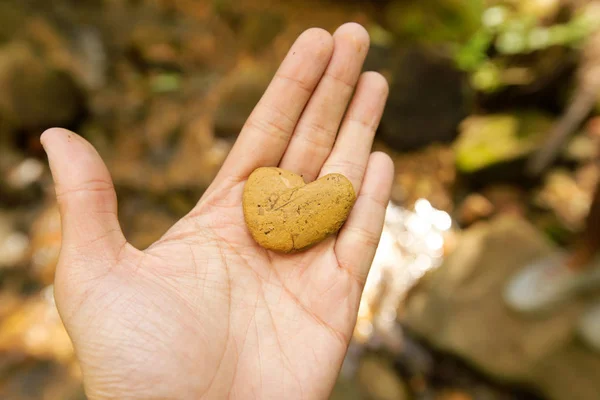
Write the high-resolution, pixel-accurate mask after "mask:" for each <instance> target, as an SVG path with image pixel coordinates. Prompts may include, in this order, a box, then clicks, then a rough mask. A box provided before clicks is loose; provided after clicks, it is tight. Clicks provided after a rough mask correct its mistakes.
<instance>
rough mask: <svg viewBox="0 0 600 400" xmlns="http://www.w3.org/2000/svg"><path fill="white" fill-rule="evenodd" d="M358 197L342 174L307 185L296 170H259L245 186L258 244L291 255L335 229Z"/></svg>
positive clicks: (245, 202)
mask: <svg viewBox="0 0 600 400" xmlns="http://www.w3.org/2000/svg"><path fill="white" fill-rule="evenodd" d="M355 200H356V194H355V193H354V188H353V187H352V183H350V181H349V180H348V179H347V178H346V177H344V176H343V175H340V174H329V175H325V176H324V177H322V178H320V179H318V180H316V181H315V182H312V183H309V184H308V185H306V184H305V183H304V180H303V179H302V177H301V176H299V175H296V174H294V173H292V172H289V171H286V170H283V169H280V168H274V167H267V168H258V169H256V170H255V171H254V172H253V173H252V174H251V175H250V177H249V178H248V182H246V186H245V187H244V195H243V207H244V218H245V219H246V225H247V226H248V229H249V230H250V233H251V234H252V237H254V239H255V240H256V242H257V243H258V244H260V245H261V246H263V247H265V248H267V249H270V250H274V251H279V252H285V253H288V252H293V251H298V250H302V249H305V248H307V247H310V246H312V245H314V244H316V243H318V242H320V241H322V240H323V239H325V238H326V237H328V236H329V235H331V234H333V233H335V232H337V231H338V230H339V229H340V227H341V226H342V224H343V223H344V221H346V218H347V217H348V214H349V213H350V210H351V209H352V206H353V205H354V201H355Z"/></svg>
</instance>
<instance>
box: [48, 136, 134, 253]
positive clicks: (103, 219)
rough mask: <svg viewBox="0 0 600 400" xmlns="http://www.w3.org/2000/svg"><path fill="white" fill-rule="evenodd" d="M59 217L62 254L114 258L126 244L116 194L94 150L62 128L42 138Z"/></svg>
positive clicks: (104, 167)
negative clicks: (120, 223) (118, 213)
mask: <svg viewBox="0 0 600 400" xmlns="http://www.w3.org/2000/svg"><path fill="white" fill-rule="evenodd" d="M40 140H41V142H42V146H43V147H44V149H45V150H46V153H47V154H48V159H49V162H50V170H51V171H52V177H53V179H54V184H55V189H56V198H57V201H58V206H59V209H60V215H61V224H62V234H63V244H62V248H63V250H62V251H64V252H65V253H67V254H72V253H81V252H85V254H86V255H90V256H98V257H101V258H106V257H109V258H110V259H116V258H117V257H118V252H119V251H120V250H121V249H122V248H123V247H124V246H125V244H126V243H127V241H126V240H125V237H124V236H123V232H122V231H121V227H120V225H119V220H118V218H117V195H116V193H115V189H114V186H113V183H112V179H111V178H110V173H109V172H108V169H107V168H106V165H105V164H104V162H103V161H102V159H101V158H100V155H99V154H98V152H97V151H96V150H95V149H94V147H93V146H92V145H91V144H90V143H88V142H87V141H86V140H85V139H83V138H82V137H80V136H78V135H76V134H75V133H73V132H70V131H67V130H65V129H57V128H54V129H49V130H47V131H45V132H44V133H43V134H42V136H41V139H40Z"/></svg>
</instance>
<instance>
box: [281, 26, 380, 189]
mask: <svg viewBox="0 0 600 400" xmlns="http://www.w3.org/2000/svg"><path fill="white" fill-rule="evenodd" d="M333 38H334V48H333V56H332V58H331V61H330V63H329V66H328V67H327V69H326V71H325V73H324V75H323V78H322V79H321V81H320V82H319V84H318V86H317V88H316V90H315V92H314V94H313V96H312V98H311V99H310V101H309V102H308V105H307V106H306V109H305V110H304V112H303V114H302V116H301V117H300V121H299V122H298V125H297V126H296V129H295V132H294V134H293V136H292V138H291V140H290V143H289V145H288V148H287V150H286V152H285V154H284V156H283V159H282V161H281V163H280V165H279V166H280V167H281V168H284V169H287V170H289V171H293V172H295V173H297V174H299V175H302V176H303V177H304V179H305V181H307V182H310V181H313V180H314V179H315V178H316V177H317V175H318V174H319V171H320V170H321V167H322V166H323V163H324V162H325V160H326V158H327V156H328V155H329V153H330V152H331V148H332V147H333V143H334V142H335V137H336V135H337V131H338V129H339V126H340V123H341V120H342V118H343V116H344V113H345V111H346V108H347V106H348V102H349V101H350V97H351V96H352V92H353V91H354V87H355V86H356V82H357V81H358V77H359V75H360V72H361V70H362V66H363V63H364V60H365V57H366V55H367V52H368V50H369V34H368V33H367V31H366V30H365V29H364V28H363V27H362V26H360V25H359V24H356V23H348V24H344V25H342V26H340V27H339V28H338V29H337V30H336V32H335V33H334V35H333Z"/></svg>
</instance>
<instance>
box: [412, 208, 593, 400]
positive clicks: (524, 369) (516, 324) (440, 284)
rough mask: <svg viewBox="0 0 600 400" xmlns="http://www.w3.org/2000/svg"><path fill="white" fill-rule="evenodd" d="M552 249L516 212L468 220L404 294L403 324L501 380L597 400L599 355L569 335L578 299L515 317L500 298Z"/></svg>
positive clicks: (552, 393)
mask: <svg viewBox="0 0 600 400" xmlns="http://www.w3.org/2000/svg"><path fill="white" fill-rule="evenodd" d="M551 251H553V249H552V247H551V246H550V245H549V244H548V243H547V241H546V240H545V238H544V236H543V235H542V234H541V233H540V232H539V231H537V230H536V229H535V228H534V227H533V226H531V225H530V224H529V223H527V222H525V221H524V220H522V219H520V218H515V217H502V218H497V219H494V220H492V221H491V222H489V223H481V224H478V225H474V226H473V227H472V228H471V229H469V230H468V231H467V232H466V233H465V234H464V236H463V238H462V241H461V243H460V244H459V246H458V248H457V249H456V250H455V251H454V252H453V253H452V254H451V255H450V256H449V257H448V258H447V259H446V261H445V263H444V264H443V265H442V266H441V267H440V268H438V269H437V270H436V271H435V272H433V273H432V274H431V276H430V277H429V279H428V280H427V281H425V282H424V283H423V284H422V285H421V286H420V287H419V288H418V289H417V290H416V291H414V292H413V294H412V295H411V297H410V298H409V299H408V300H407V308H406V323H407V326H408V327H409V329H411V330H412V331H413V332H416V333H417V334H419V335H420V336H422V337H423V338H425V339H426V340H427V341H428V342H429V343H430V344H432V345H434V346H435V347H437V348H439V349H441V350H443V351H446V352H449V353H452V354H455V355H458V356H460V357H461V358H463V359H465V360H466V361H467V362H468V363H469V364H471V365H474V366H475V367H476V368H479V369H480V370H481V371H483V372H484V373H486V374H488V375H490V376H492V377H493V378H496V379H500V380H502V381H503V382H504V381H512V382H516V383H520V384H523V385H527V386H530V387H533V388H535V389H537V390H539V391H540V392H541V393H543V394H544V395H545V396H547V397H548V398H549V399H553V400H554V399H556V400H560V399H582V400H586V399H590V400H592V399H596V398H597V396H598V393H600V368H599V367H600V358H598V356H597V355H595V354H593V353H592V352H591V351H590V350H588V349H587V348H585V347H583V345H582V344H581V343H580V342H579V341H577V340H574V337H573V334H574V327H575V324H576V323H577V321H578V318H579V316H580V314H581V312H582V311H583V309H584V307H585V305H586V304H585V301H584V299H581V298H578V299H574V300H572V301H571V302H570V303H568V304H566V305H565V306H564V307H561V308H559V309H557V310H556V312H555V313H554V315H551V316H549V317H547V318H545V319H527V318H524V317H521V316H519V315H516V314H514V313H512V312H510V311H509V309H508V308H507V307H506V306H505V305H504V303H503V301H502V291H503V289H504V286H505V285H506V283H507V281H508V280H509V279H510V278H511V277H512V276H513V275H514V274H515V273H516V272H517V271H518V270H519V269H520V268H522V267H523V266H525V265H526V264H527V263H528V262H531V261H532V260H534V259H536V258H538V257H540V256H543V255H546V254H548V253H550V252H551Z"/></svg>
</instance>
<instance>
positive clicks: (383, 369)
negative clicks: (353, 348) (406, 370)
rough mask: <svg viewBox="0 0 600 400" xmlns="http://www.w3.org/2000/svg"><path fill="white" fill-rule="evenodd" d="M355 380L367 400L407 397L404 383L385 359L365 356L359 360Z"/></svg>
mask: <svg viewBox="0 0 600 400" xmlns="http://www.w3.org/2000/svg"><path fill="white" fill-rule="evenodd" d="M357 380H358V382H359V384H360V385H361V387H362V389H363V391H364V393H365V395H366V398H367V399H368V400H404V399H408V398H409V396H408V393H407V389H406V385H405V383H404V382H403V381H402V380H401V379H400V377H399V376H398V375H397V373H396V372H395V371H394V369H393V368H392V366H391V365H390V364H389V363H387V362H386V361H385V360H383V359H381V358H378V357H375V356H367V357H365V358H364V359H362V360H361V363H360V366H359V368H358V372H357Z"/></svg>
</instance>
